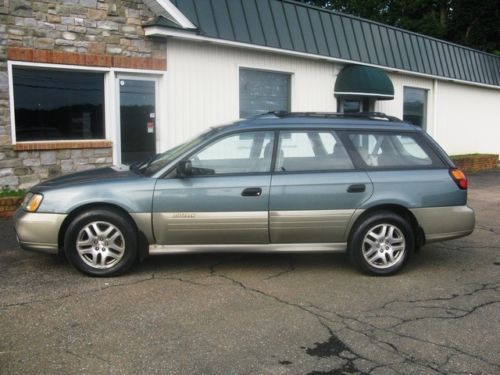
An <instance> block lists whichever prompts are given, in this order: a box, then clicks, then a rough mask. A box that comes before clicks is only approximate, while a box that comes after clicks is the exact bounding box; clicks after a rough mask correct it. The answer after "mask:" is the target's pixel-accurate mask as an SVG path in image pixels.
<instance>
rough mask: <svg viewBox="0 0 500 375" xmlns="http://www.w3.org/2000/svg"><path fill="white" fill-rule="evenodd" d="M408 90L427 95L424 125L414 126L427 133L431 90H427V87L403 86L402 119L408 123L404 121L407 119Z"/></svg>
mask: <svg viewBox="0 0 500 375" xmlns="http://www.w3.org/2000/svg"><path fill="white" fill-rule="evenodd" d="M406 89H414V90H421V91H423V92H424V93H425V103H424V113H423V121H422V122H423V123H422V126H418V125H414V126H417V127H419V128H420V129H422V130H425V131H427V120H428V118H429V92H430V89H429V88H426V87H418V86H411V85H403V108H402V111H401V113H402V116H401V117H402V118H403V121H406V120H404V117H405V90H406ZM406 122H408V123H409V124H412V123H411V122H409V121H406ZM412 125H413V124H412Z"/></svg>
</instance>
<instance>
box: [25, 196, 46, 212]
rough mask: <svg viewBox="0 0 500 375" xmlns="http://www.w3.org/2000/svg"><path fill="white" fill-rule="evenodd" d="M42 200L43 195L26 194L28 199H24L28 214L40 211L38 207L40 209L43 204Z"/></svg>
mask: <svg viewBox="0 0 500 375" xmlns="http://www.w3.org/2000/svg"><path fill="white" fill-rule="evenodd" d="M42 200H43V195H42V194H34V193H28V194H26V197H24V202H23V208H24V210H25V211H28V212H36V210H38V207H40V203H42Z"/></svg>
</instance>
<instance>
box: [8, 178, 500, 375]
mask: <svg viewBox="0 0 500 375" xmlns="http://www.w3.org/2000/svg"><path fill="white" fill-rule="evenodd" d="M469 192H470V193H469V197H470V200H469V203H470V205H471V206H472V207H474V208H475V209H476V215H477V226H476V230H475V232H474V233H473V234H472V235H471V236H469V237H466V238H462V239H458V240H454V241H449V242H445V243H439V244H431V245H427V246H426V247H424V248H423V249H422V251H421V252H420V253H419V254H417V255H415V256H414V257H413V258H412V259H411V262H410V264H409V265H408V267H407V268H406V269H405V270H404V272H402V273H400V274H398V275H396V276H393V277H386V278H376V277H369V276H365V275H362V274H360V273H358V271H357V270H356V269H354V268H353V267H352V266H351V265H350V264H349V263H348V261H347V259H346V257H345V255H343V254H309V255H307V254H300V255H287V254H260V255H249V254H234V255H232V254H225V255H220V254H211V255H172V256H164V257H154V258H153V257H151V258H148V259H146V260H145V261H144V262H143V263H142V264H140V265H138V266H136V267H135V268H133V269H132V270H131V271H130V272H129V273H127V274H126V275H124V276H122V277H119V278H112V279H94V278H89V277H85V276H83V275H81V274H80V273H78V272H77V271H75V270H74V269H73V268H72V267H71V266H70V265H69V264H68V263H67V261H66V260H65V259H62V258H58V257H56V256H49V255H43V254H35V253H28V252H24V251H22V250H20V249H19V247H18V246H17V244H16V241H15V236H14V232H13V230H12V222H11V221H7V220H3V221H0V238H1V241H0V373H2V374H10V373H18V374H20V373H22V374H31V373H36V374H39V373H67V374H71V373H82V372H83V373H163V374H166V373H168V374H195V373H197V374H198V373H204V374H248V373H258V374H308V373H309V374H343V373H347V374H351V373H354V374H357V373H370V374H393V373H394V374H396V373H402V374H413V373H414V374H434V373H474V374H478V373H481V374H499V373H500V355H499V353H500V172H489V173H483V174H476V175H472V176H471V188H470V190H469Z"/></svg>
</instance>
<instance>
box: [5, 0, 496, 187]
mask: <svg viewBox="0 0 500 375" xmlns="http://www.w3.org/2000/svg"><path fill="white" fill-rule="evenodd" d="M4 3H5V4H6V5H5V6H4V7H3V8H0V17H1V19H2V23H1V26H0V33H1V34H2V35H3V36H4V38H3V43H2V45H1V46H0V107H1V113H0V185H2V186H4V185H9V186H11V187H13V188H28V187H30V186H31V185H33V184H35V183H38V182H39V181H41V180H43V179H46V178H49V177H52V176H56V175H59V174H62V173H68V172H73V171H80V170H84V169H88V168H95V167H98V166H105V165H109V164H111V163H115V164H120V163H131V162H133V161H136V160H140V159H144V158H147V157H149V156H150V155H152V154H154V153H156V152H161V151H164V150H166V149H168V148H170V147H172V146H174V145H175V144H177V143H179V142H181V141H184V140H186V139H187V138H189V137H191V136H193V135H194V134H196V133H199V132H200V131H202V130H204V129H206V128H207V127H209V126H213V125H217V124H222V123H227V122H231V121H235V120H237V119H239V118H244V117H248V116H251V115H254V114H258V113H263V112H266V111H270V110H280V111H318V112H335V111H344V112H356V111H380V112H384V113H387V114H389V115H393V116H396V117H400V118H404V119H405V120H407V121H410V122H412V123H414V124H416V125H417V126H421V127H422V128H423V129H424V130H425V131H427V132H428V133H429V134H430V135H432V136H433V137H434V138H435V139H436V140H437V141H438V142H439V143H440V144H441V145H442V146H443V147H444V148H445V150H446V151H447V152H448V153H449V154H463V153H476V152H480V153H496V154H498V153H500V142H499V141H498V140H499V139H500V105H499V104H500V58H498V57H495V56H493V55H489V54H486V53H482V52H480V51H475V50H471V49H469V48H466V47H461V46H457V45H453V44H450V43H446V42H443V41H439V40H436V39H433V38H428V37H425V36H421V35H418V34H414V33H409V32H406V31H403V30H400V29H396V28H392V27H388V26H385V25H380V24H377V23H373V22H370V21H367V20H362V19H358V18H355V17H350V16H345V15H340V14H337V13H334V12H329V11H325V10H322V9H319V8H314V7H309V6H305V5H303V4H299V3H295V2H293V1H288V0H269V1H257V0H246V1H241V0H234V1H229V0H211V1H205V0H173V1H168V0H161V1H153V0H144V1H125V0H121V1H111V0H109V1H108V0H66V1H51V2H47V1H42V0H40V1H12V0H11V1H7V2H4ZM207 4H208V5H207Z"/></svg>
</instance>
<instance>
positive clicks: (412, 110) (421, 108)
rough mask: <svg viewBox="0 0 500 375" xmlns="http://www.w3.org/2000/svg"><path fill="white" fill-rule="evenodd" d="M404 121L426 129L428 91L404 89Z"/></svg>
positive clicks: (412, 88) (411, 88)
mask: <svg viewBox="0 0 500 375" xmlns="http://www.w3.org/2000/svg"><path fill="white" fill-rule="evenodd" d="M403 120H404V121H407V122H409V123H411V124H413V125H416V126H420V127H421V128H422V129H425V127H426V121H427V90H424V89H418V88H414V87H405V88H404V104H403Z"/></svg>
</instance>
